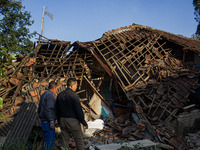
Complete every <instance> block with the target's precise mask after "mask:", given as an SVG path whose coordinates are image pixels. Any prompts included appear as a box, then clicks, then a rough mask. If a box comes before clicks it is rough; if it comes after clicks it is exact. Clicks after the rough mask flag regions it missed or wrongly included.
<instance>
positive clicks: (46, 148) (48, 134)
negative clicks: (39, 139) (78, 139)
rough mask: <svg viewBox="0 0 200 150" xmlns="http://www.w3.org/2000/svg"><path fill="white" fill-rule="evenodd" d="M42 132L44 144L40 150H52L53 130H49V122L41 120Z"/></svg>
mask: <svg viewBox="0 0 200 150" xmlns="http://www.w3.org/2000/svg"><path fill="white" fill-rule="evenodd" d="M41 123H42V131H43V133H44V144H43V147H42V150H52V149H53V145H54V140H55V129H54V130H52V129H50V122H49V121H45V120H41Z"/></svg>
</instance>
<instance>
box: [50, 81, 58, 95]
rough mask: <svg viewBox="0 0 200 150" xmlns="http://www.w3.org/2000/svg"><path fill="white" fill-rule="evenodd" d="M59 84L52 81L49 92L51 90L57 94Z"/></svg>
mask: <svg viewBox="0 0 200 150" xmlns="http://www.w3.org/2000/svg"><path fill="white" fill-rule="evenodd" d="M57 85H58V84H57V83H56V82H55V81H51V82H50V83H49V90H51V91H52V92H54V93H56V91H57Z"/></svg>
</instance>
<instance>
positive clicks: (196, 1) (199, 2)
mask: <svg viewBox="0 0 200 150" xmlns="http://www.w3.org/2000/svg"><path fill="white" fill-rule="evenodd" d="M193 6H194V10H195V12H194V14H195V20H196V21H197V22H198V25H197V30H196V33H195V34H196V37H197V38H199V37H200V0H193Z"/></svg>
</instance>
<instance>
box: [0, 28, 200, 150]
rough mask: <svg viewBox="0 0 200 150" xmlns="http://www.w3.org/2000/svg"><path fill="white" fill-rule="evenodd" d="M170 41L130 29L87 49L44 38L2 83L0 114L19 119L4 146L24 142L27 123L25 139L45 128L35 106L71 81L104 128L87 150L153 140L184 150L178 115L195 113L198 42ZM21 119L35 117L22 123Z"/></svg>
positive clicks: (154, 33) (164, 36) (154, 32)
mask: <svg viewBox="0 0 200 150" xmlns="http://www.w3.org/2000/svg"><path fill="white" fill-rule="evenodd" d="M169 35H170V34H169V33H166V32H161V31H158V30H155V29H150V28H147V27H144V26H139V25H133V26H129V27H124V28H119V29H115V30H111V31H109V32H106V33H105V34H104V35H103V36H102V38H100V39H98V40H95V41H91V42H85V43H83V42H79V41H76V42H75V43H73V44H71V43H70V42H66V41H59V40H48V39H45V40H44V39H41V38H40V39H41V40H40V41H38V43H37V46H36V48H35V49H34V50H33V53H30V54H28V55H26V56H24V57H22V56H19V57H18V60H17V61H16V62H15V64H16V68H14V67H12V66H9V67H8V68H9V69H8V70H7V76H5V77H4V79H3V80H2V81H1V82H0V85H1V91H0V97H2V98H3V101H4V106H3V108H1V113H2V114H3V115H4V117H7V116H10V115H12V114H14V112H17V111H18V113H17V114H21V115H19V116H18V115H17V116H18V117H16V118H17V119H14V120H12V122H13V123H12V124H13V125H10V124H9V125H8V126H7V128H8V129H9V130H10V132H9V135H7V134H4V135H3V136H4V137H5V139H6V140H5V142H8V141H9V142H11V141H12V140H14V139H15V138H16V137H17V136H18V137H22V136H19V134H21V133H22V132H21V131H23V128H24V126H25V125H26V122H27V121H30V120H31V121H30V126H29V128H28V129H27V130H26V134H23V138H25V139H26V138H28V136H29V134H30V132H29V131H31V129H32V127H33V126H34V125H36V126H39V125H40V123H39V121H38V120H39V119H38V117H37V114H36V111H35V110H36V108H37V107H35V106H37V105H38V102H39V100H40V95H41V94H42V93H44V92H45V90H47V86H48V83H49V82H50V81H52V80H53V81H56V82H58V84H59V89H58V93H59V92H60V91H62V90H64V89H65V88H66V81H67V79H68V78H70V77H74V78H76V79H77V80H78V85H79V87H78V90H77V93H78V94H79V97H80V99H81V105H82V108H83V110H84V112H85V117H86V118H87V120H88V121H91V120H94V119H97V118H104V119H105V127H104V128H103V129H102V130H100V131H96V132H94V134H93V135H92V137H91V138H89V139H88V145H90V143H99V144H109V143H116V142H120V141H121V140H122V139H123V141H136V140H143V139H148V140H151V141H154V142H159V143H162V144H163V146H165V148H166V149H171V148H172V147H174V148H177V149H187V144H186V143H185V141H184V139H183V138H182V132H180V133H177V129H176V126H177V121H178V118H179V116H180V114H181V113H182V112H185V111H191V110H193V109H194V108H195V107H196V105H195V101H196V100H198V98H197V97H195V94H196V93H195V90H196V89H197V88H198V81H199V75H200V72H199V71H198V70H196V69H194V68H191V67H189V66H187V67H186V66H185V64H190V65H191V64H192V63H193V64H195V62H194V57H195V55H196V53H199V52H200V48H199V47H198V43H199V41H195V40H193V39H189V38H184V37H179V36H177V35H173V34H171V36H172V37H173V38H171V39H172V40H169V39H170V36H169ZM180 38H182V40H180ZM176 39H177V40H176ZM185 41H188V42H189V41H192V43H193V44H194V45H193V46H191V45H187V43H186V44H185ZM186 50H187V51H189V52H190V53H191V55H190V56H189V57H186V54H187V51H186ZM192 57H193V58H192ZM192 61H193V62H192ZM194 99H195V100H194ZM21 103H22V104H21ZM24 103H25V104H24ZM24 108H26V109H24ZM29 110H30V111H29ZM23 113H27V114H29V116H30V117H28V118H20V116H21V117H23ZM20 120H23V121H20ZM4 124H6V121H5V119H4V120H3V119H1V125H4ZM16 124H17V126H16ZM14 133H16V134H14ZM10 135H13V136H12V137H11V136H10ZM15 136H16V137H15Z"/></svg>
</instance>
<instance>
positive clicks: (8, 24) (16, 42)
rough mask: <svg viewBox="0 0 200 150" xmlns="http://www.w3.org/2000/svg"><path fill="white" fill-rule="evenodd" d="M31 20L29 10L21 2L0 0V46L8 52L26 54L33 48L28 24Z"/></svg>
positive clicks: (29, 24)
mask: <svg viewBox="0 0 200 150" xmlns="http://www.w3.org/2000/svg"><path fill="white" fill-rule="evenodd" d="M32 24H33V21H32V20H31V15H30V13H29V12H27V11H25V7H24V6H22V3H21V2H18V1H13V0H1V1H0V47H5V48H6V49H7V51H8V53H21V54H26V53H28V52H30V51H31V50H32V48H33V42H31V40H30V39H31V37H33V35H34V33H30V31H29V29H28V26H31V25H32Z"/></svg>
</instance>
